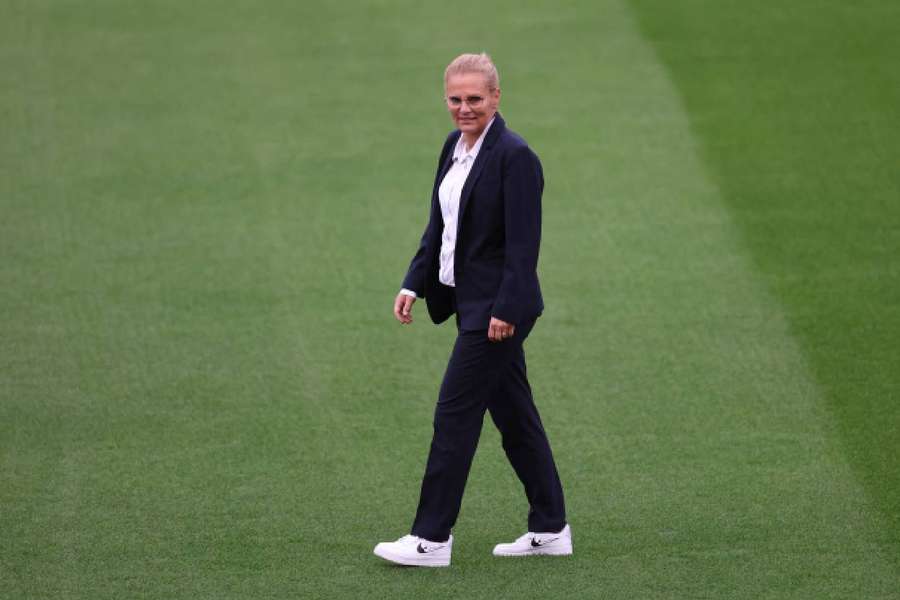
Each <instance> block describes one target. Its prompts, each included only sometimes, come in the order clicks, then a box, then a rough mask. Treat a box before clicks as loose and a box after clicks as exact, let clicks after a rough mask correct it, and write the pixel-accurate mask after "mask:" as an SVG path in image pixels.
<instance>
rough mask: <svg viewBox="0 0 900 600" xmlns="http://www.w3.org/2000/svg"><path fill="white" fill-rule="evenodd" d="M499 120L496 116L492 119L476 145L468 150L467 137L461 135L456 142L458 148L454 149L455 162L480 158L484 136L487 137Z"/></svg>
mask: <svg viewBox="0 0 900 600" xmlns="http://www.w3.org/2000/svg"><path fill="white" fill-rule="evenodd" d="M496 119H497V117H496V115H495V116H493V117H491V120H490V121H489V122H488V124H487V127H485V128H484V131H482V132H481V135H479V136H478V139H477V140H476V141H475V144H474V145H473V146H472V147H471V148H469V149H468V150H466V137H465V136H464V135H460V136H459V139H458V140H456V148H454V149H453V160H455V161H457V160H461V159H464V158H471V159H473V160H474V159H475V157H477V156H478V151H479V150H481V143H482V142H483V141H484V136H486V135H487V132H488V130H489V129H490V128H491V125H493V124H494V121H495V120H496Z"/></svg>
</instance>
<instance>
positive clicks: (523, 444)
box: [487, 347, 566, 532]
mask: <svg viewBox="0 0 900 600" xmlns="http://www.w3.org/2000/svg"><path fill="white" fill-rule="evenodd" d="M487 407H488V410H489V411H490V413H491V418H492V419H493V421H494V424H495V425H496V426H497V429H498V430H499V431H500V435H501V437H502V440H503V450H504V451H505V452H506V456H507V458H508V459H509V462H510V464H511V465H512V467H513V469H514V470H515V472H516V475H518V477H519V480H520V481H521V482H522V485H523V487H524V488H525V496H526V498H527V499H528V504H529V510H528V530H529V531H540V532H543V531H560V530H561V529H562V528H563V527H565V525H566V509H565V501H564V498H563V491H562V485H561V484H560V481H559V474H558V472H557V470H556V463H555V462H554V460H553V453H552V451H551V449H550V443H549V441H548V440H547V435H546V433H545V432H544V426H543V424H542V423H541V417H540V415H539V414H538V410H537V407H536V406H535V404H534V399H533V397H532V394H531V386H530V385H529V384H528V377H527V375H526V367H525V352H524V349H522V348H521V347H520V348H519V349H518V352H517V353H516V355H515V356H514V357H513V360H512V361H510V362H509V363H508V364H507V366H506V368H505V369H504V373H503V375H502V376H501V377H500V379H499V385H498V388H497V390H496V392H495V393H494V394H492V395H491V397H490V398H489V400H488V405H487Z"/></svg>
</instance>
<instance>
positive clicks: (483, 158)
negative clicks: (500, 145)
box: [450, 113, 506, 239]
mask: <svg viewBox="0 0 900 600" xmlns="http://www.w3.org/2000/svg"><path fill="white" fill-rule="evenodd" d="M505 127H506V121H504V120H503V117H501V116H500V113H497V114H496V115H495V116H494V122H493V124H491V128H490V129H489V130H488V132H487V135H486V136H484V141H483V142H482V143H481V150H479V151H478V156H477V157H476V158H475V164H473V165H472V170H471V171H469V176H468V177H466V183H465V184H464V185H463V189H462V193H461V194H460V196H459V213H458V216H457V218H456V238H457V239H459V227H460V225H461V224H462V222H463V215H464V214H465V212H466V206H468V204H469V196H471V195H472V188H473V187H475V183H476V182H477V181H478V176H479V175H481V170H482V169H483V168H484V163H485V162H487V159H488V156H489V155H490V153H491V148H492V147H493V145H494V142H495V141H496V140H497V138H498V137H499V136H500V132H501V131H503V129H504V128H505ZM450 161H451V162H452V161H453V156H452V155H451V157H450Z"/></svg>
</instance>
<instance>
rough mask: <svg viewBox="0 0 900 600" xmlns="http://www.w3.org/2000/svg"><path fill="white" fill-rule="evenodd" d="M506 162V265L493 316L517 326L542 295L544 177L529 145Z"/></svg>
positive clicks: (504, 199)
mask: <svg viewBox="0 0 900 600" xmlns="http://www.w3.org/2000/svg"><path fill="white" fill-rule="evenodd" d="M505 162H506V164H505V168H504V175H503V211H504V222H505V237H506V248H505V263H504V266H503V278H502V280H501V282H500V289H499V292H498V293H497V299H496V301H495V302H494V307H493V311H492V314H493V316H494V317H496V318H498V319H501V320H503V321H506V322H508V323H518V322H519V321H520V320H521V319H522V317H523V315H524V313H525V312H526V311H528V310H529V309H530V308H531V307H532V305H534V303H535V300H534V299H535V298H536V297H537V296H538V295H539V294H540V291H539V290H540V287H539V284H538V280H537V264H538V252H539V249H540V244H541V194H542V193H543V191H544V174H543V169H542V168H541V162H540V160H539V159H538V157H537V155H536V154H535V153H534V152H532V151H531V149H530V148H529V147H528V146H526V145H522V146H518V147H516V148H514V149H513V150H512V151H511V152H510V153H509V155H508V157H507V160H506V161H505Z"/></svg>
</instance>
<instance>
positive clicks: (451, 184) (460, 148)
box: [400, 119, 494, 297]
mask: <svg viewBox="0 0 900 600" xmlns="http://www.w3.org/2000/svg"><path fill="white" fill-rule="evenodd" d="M493 123H494V119H491V121H490V122H489V123H488V124H487V127H485V128H484V131H482V132H481V135H480V136H478V139H477V140H476V141H475V143H474V144H473V145H472V147H471V148H468V149H467V148H466V138H465V136H464V135H460V136H459V139H458V140H457V141H456V147H455V148H454V149H453V165H451V167H450V169H449V170H448V171H447V174H446V175H444V179H443V180H442V181H441V185H440V187H439V188H438V200H439V201H440V203H441V216H442V217H443V219H444V232H443V234H441V254H440V260H439V264H440V269H439V271H438V281H440V282H441V283H443V284H444V285H448V286H451V287H455V286H456V279H455V278H454V275H453V257H454V256H455V255H456V229H457V221H458V219H459V200H460V196H461V195H462V189H463V186H464V185H465V184H466V178H468V176H469V172H470V171H471V170H472V165H473V164H475V159H476V158H477V157H478V152H479V150H481V144H482V142H484V136H485V135H487V132H488V130H489V129H490V128H491V125H492V124H493ZM400 293H402V294H406V295H407V296H413V297H415V296H416V293H415V292H413V291H412V290H408V289H406V288H404V289H402V290H400Z"/></svg>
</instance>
